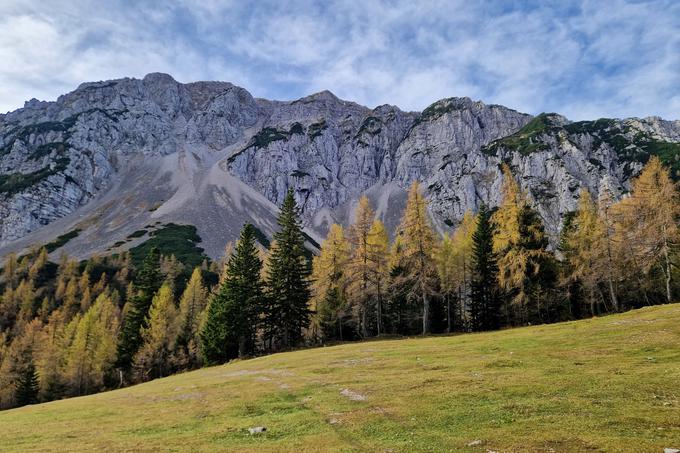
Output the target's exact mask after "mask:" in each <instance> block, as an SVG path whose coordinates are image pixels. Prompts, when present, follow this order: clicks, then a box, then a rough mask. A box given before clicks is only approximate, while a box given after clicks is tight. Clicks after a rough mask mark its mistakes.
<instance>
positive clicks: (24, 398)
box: [15, 360, 40, 406]
mask: <svg viewBox="0 0 680 453" xmlns="http://www.w3.org/2000/svg"><path fill="white" fill-rule="evenodd" d="M16 387H17V389H16V396H15V398H16V405H17V406H26V405H27V404H35V403H37V402H38V393H39V392H40V385H39V382H38V373H37V372H36V370H35V365H33V361H32V360H30V361H29V362H28V364H27V365H26V367H25V368H24V370H23V371H22V372H21V374H20V375H19V380H18V381H17V384H16Z"/></svg>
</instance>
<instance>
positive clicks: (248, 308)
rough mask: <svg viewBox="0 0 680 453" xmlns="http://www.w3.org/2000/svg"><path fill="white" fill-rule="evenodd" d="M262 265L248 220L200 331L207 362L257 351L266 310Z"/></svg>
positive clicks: (243, 355)
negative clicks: (261, 320)
mask: <svg viewBox="0 0 680 453" xmlns="http://www.w3.org/2000/svg"><path fill="white" fill-rule="evenodd" d="M261 268H262V261H261V260H260V258H259V252H258V250H257V247H256V246H255V228H254V227H253V226H252V225H250V224H248V225H246V226H245V227H243V229H242V230H241V235H240V238H239V241H238V243H237V244H236V249H235V250H234V253H232V254H231V256H230V258H229V261H228V262H227V265H226V273H225V276H224V281H223V282H222V285H221V287H220V290H219V292H218V293H217V294H216V295H215V296H214V297H213V298H212V300H211V301H210V304H209V306H208V311H207V315H206V316H207V317H206V321H205V325H204V327H203V331H202V332H201V344H202V352H203V357H204V359H205V360H206V362H208V363H222V362H225V361H227V360H230V359H233V358H235V357H245V356H248V355H251V354H253V353H254V352H255V334H256V328H257V326H258V324H259V322H260V319H259V318H260V314H261V313H262V311H263V289H262V281H261V280H260V270H261Z"/></svg>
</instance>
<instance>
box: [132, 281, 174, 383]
mask: <svg viewBox="0 0 680 453" xmlns="http://www.w3.org/2000/svg"><path fill="white" fill-rule="evenodd" d="M140 334H141V340H142V346H141V347H140V348H139V350H138V351H137V353H136V354H135V356H134V359H133V369H134V371H135V375H136V377H137V379H138V380H141V381H146V380H149V379H154V378H158V377H163V376H166V375H167V374H168V373H169V372H170V371H171V369H170V355H171V352H172V348H173V346H174V344H175V340H176V338H177V309H176V308H175V299H174V296H173V294H172V284H171V283H170V282H168V281H166V282H165V283H163V286H161V288H160V289H159V290H158V293H157V294H156V295H155V296H154V298H153V300H152V302H151V308H150V309H149V315H148V320H147V322H146V326H144V327H143V328H142V330H141V332H140Z"/></svg>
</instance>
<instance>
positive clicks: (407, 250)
mask: <svg viewBox="0 0 680 453" xmlns="http://www.w3.org/2000/svg"><path fill="white" fill-rule="evenodd" d="M399 235H400V236H401V239H402V241H403V260H402V261H403V267H404V274H403V277H402V278H403V279H404V280H405V282H406V285H407V287H408V288H409V294H408V295H409V298H410V299H412V300H418V301H421V302H422V309H423V312H422V322H423V327H422V334H423V335H425V334H426V333H428V332H429V331H430V297H431V296H432V295H434V294H435V293H436V289H437V284H438V281H437V270H436V268H435V264H434V259H433V254H434V249H435V234H434V231H433V230H432V226H431V225H430V220H429V218H428V215H427V202H426V200H425V197H424V196H423V195H422V194H421V193H420V185H419V184H418V182H414V183H413V185H412V186H411V189H410V190H409V194H408V201H407V204H406V210H405V211H404V215H403V217H402V220H401V224H400V226H399Z"/></svg>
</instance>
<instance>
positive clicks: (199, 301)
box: [176, 267, 208, 368]
mask: <svg viewBox="0 0 680 453" xmlns="http://www.w3.org/2000/svg"><path fill="white" fill-rule="evenodd" d="M201 268H202V267H197V268H195V269H194V271H193V272H192V273H191V278H190V279H189V283H188V284H187V287H186V289H185V290H184V292H183V293H182V297H181V299H180V302H179V323H178V325H179V333H178V335H177V351H176V355H177V361H178V366H179V367H181V368H186V367H189V368H191V367H194V366H196V365H198V363H199V354H198V348H199V343H200V337H199V332H200V327H201V323H202V321H203V315H204V311H205V307H206V305H207V302H208V292H207V290H206V289H205V287H204V286H203V277H202V272H201Z"/></svg>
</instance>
